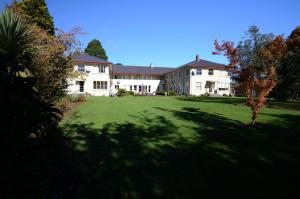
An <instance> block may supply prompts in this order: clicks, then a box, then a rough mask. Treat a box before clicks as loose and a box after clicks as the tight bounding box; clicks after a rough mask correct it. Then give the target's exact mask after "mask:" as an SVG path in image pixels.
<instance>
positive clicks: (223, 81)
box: [190, 69, 230, 95]
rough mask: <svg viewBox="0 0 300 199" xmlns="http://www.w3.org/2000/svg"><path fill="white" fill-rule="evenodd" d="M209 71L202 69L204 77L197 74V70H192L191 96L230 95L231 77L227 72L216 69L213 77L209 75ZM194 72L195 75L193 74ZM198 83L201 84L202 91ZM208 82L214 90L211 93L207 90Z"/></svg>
mask: <svg viewBox="0 0 300 199" xmlns="http://www.w3.org/2000/svg"><path fill="white" fill-rule="evenodd" d="M208 71H209V70H208V69H202V75H197V74H196V69H191V73H190V74H191V78H190V87H191V90H190V94H191V95H201V94H204V93H211V94H219V95H223V94H227V95H229V93H230V77H229V76H228V72H227V71H225V70H219V69H214V74H213V75H208ZM193 72H194V75H192V73H193ZM197 82H201V89H199V87H197ZM208 82H212V84H213V86H212V87H213V88H212V92H209V88H206V86H207V85H208ZM222 87H223V88H228V90H220V89H219V88H222Z"/></svg>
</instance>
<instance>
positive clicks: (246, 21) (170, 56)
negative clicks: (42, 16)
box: [0, 0, 300, 67]
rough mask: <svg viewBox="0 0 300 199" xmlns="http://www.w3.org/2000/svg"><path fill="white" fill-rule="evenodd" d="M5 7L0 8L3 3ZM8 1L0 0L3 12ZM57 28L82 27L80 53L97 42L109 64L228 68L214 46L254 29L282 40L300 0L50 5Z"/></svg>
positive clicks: (298, 21)
mask: <svg viewBox="0 0 300 199" xmlns="http://www.w3.org/2000/svg"><path fill="white" fill-rule="evenodd" d="M1 1H2V2H1ZM5 2H8V0H0V6H3V5H4V4H5ZM46 2H47V4H48V7H49V10H50V13H51V15H52V16H53V17H54V21H55V26H56V27H57V28H60V29H64V30H66V31H67V30H70V29H71V28H72V27H75V26H80V27H82V29H83V31H84V32H87V33H88V34H87V35H84V36H80V37H78V39H79V40H80V41H81V42H82V48H85V47H86V45H87V43H88V42H89V41H90V40H91V39H94V38H97V39H99V40H100V41H101V42H102V45H103V46H104V48H105V49H106V52H107V55H108V57H109V60H110V61H111V62H114V63H117V62H121V63H123V64H128V65H149V64H150V63H151V62H152V63H153V64H154V65H156V66H167V67H176V66H179V65H182V64H184V63H187V62H189V61H191V60H193V59H194V57H195V55H196V54H199V55H200V58H201V59H206V60H210V61H216V62H220V63H226V59H225V58H224V57H221V56H215V55H212V54H211V52H212V51H213V49H214V46H213V42H214V40H215V39H218V40H233V41H236V42H237V41H239V40H241V37H243V36H244V32H245V31H246V30H247V29H248V27H249V26H251V25H256V26H258V27H259V28H260V29H261V31H262V32H263V33H270V32H272V33H274V34H284V36H288V35H289V34H290V32H291V31H292V30H293V29H294V28H295V27H296V26H299V25H300V1H299V0H273V1H272V0H251V1H250V0H249V1H238V0H226V1H221V0H220V1H217V0H210V1H207V0H206V1H201V0H177V1H175V0H101V1H100V0H85V1H80V0H63V1H59V0H46Z"/></svg>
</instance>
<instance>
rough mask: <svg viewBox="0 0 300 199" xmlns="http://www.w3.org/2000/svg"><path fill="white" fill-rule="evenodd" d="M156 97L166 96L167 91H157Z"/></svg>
mask: <svg viewBox="0 0 300 199" xmlns="http://www.w3.org/2000/svg"><path fill="white" fill-rule="evenodd" d="M155 95H163V96H165V95H166V93H165V91H157V92H156V93H155Z"/></svg>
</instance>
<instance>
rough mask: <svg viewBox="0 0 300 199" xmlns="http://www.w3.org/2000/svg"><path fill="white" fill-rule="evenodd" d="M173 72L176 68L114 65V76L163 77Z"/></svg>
mask: <svg viewBox="0 0 300 199" xmlns="http://www.w3.org/2000/svg"><path fill="white" fill-rule="evenodd" d="M172 70H174V68H168V67H155V66H154V67H150V66H124V65H112V71H113V74H124V75H163V74H165V73H167V72H169V71H172Z"/></svg>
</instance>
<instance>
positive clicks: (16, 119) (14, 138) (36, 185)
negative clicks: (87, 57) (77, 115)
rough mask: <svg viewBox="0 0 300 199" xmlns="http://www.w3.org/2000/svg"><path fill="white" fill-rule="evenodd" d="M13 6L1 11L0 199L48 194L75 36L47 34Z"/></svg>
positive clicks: (54, 170) (57, 156) (56, 158)
mask: <svg viewBox="0 0 300 199" xmlns="http://www.w3.org/2000/svg"><path fill="white" fill-rule="evenodd" d="M13 10H14V9H6V10H4V11H3V13H1V15H0V66H1V67H0V89H1V91H2V92H3V95H1V98H0V106H1V107H2V114H1V118H0V132H1V134H0V139H1V141H2V143H1V146H0V151H1V156H0V165H1V168H0V172H1V173H0V176H1V177H0V183H1V184H2V185H4V186H3V187H2V188H3V191H1V193H0V194H1V195H0V197H1V198H14V196H16V197H17V196H18V195H22V197H28V198H36V196H40V197H41V198H44V197H53V196H50V195H49V194H53V193H52V192H50V189H51V187H50V185H53V184H55V182H54V180H56V179H58V178H59V177H58V176H59V175H60V173H61V171H60V169H61V168H59V167H58V165H57V161H59V159H60V153H59V152H58V151H59V148H60V145H61V135H60V131H59V129H58V123H59V121H60V119H61V111H60V110H58V109H57V108H56V107H55V103H56V102H57V101H58V100H59V99H60V98H61V97H62V96H64V88H65V84H64V83H65V78H66V77H67V76H68V71H69V70H70V67H71V66H72V64H71V57H72V50H71V47H72V46H73V43H74V34H72V33H71V34H64V33H61V34H58V36H51V35H49V34H48V33H47V32H45V31H43V30H42V29H40V28H39V27H37V26H36V25H35V24H30V23H28V22H27V21H25V20H24V19H23V18H21V17H20V15H19V14H18V13H15V12H13Z"/></svg>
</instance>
